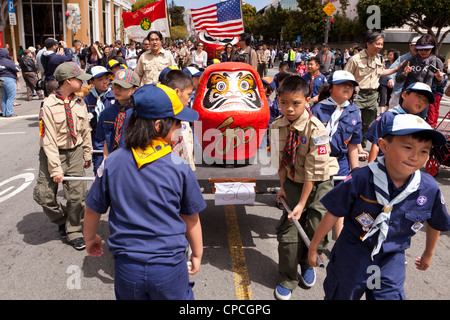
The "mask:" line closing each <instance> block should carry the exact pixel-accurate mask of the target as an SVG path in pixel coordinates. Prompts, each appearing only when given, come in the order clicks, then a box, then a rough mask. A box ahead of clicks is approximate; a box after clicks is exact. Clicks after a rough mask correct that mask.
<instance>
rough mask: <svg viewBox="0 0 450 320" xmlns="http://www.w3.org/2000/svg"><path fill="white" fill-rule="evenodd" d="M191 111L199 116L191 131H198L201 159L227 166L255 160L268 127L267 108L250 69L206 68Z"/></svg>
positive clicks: (230, 66)
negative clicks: (202, 157) (236, 162)
mask: <svg viewBox="0 0 450 320" xmlns="http://www.w3.org/2000/svg"><path fill="white" fill-rule="evenodd" d="M193 109H194V110H196V111H197V112H198V113H199V123H197V125H196V127H194V128H199V127H200V128H201V131H202V135H201V138H200V136H199V132H198V131H197V136H198V137H199V140H200V143H201V145H202V149H203V155H204V159H210V158H212V159H214V162H215V163H229V161H233V162H235V161H239V160H242V161H245V160H249V159H251V158H253V157H254V156H256V153H257V151H258V148H259V146H260V144H261V142H262V140H263V138H264V135H265V133H266V131H267V126H268V124H269V105H268V103H267V98H266V95H265V92H264V88H263V84H262V81H261V79H260V77H259V75H258V73H257V72H256V70H255V69H254V68H253V67H252V66H250V65H249V64H246V63H241V62H222V63H217V64H213V65H211V66H209V67H208V68H206V70H205V71H204V72H203V75H202V77H201V79H200V83H199V85H198V88H197V91H196V95H195V100H194V105H193ZM200 125H201V126H200ZM194 130H195V129H194ZM197 130H198V129H197ZM224 160H225V161H226V162H224Z"/></svg>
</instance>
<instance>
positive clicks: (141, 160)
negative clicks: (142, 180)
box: [131, 138, 172, 169]
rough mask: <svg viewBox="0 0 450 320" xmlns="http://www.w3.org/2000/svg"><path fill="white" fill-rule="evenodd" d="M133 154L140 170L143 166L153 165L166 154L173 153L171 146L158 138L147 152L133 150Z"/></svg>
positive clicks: (137, 149)
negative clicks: (152, 163)
mask: <svg viewBox="0 0 450 320" xmlns="http://www.w3.org/2000/svg"><path fill="white" fill-rule="evenodd" d="M131 151H132V152H133V156H134V159H135V160H136V163H137V166H138V168H139V169H140V168H141V167H142V166H143V165H145V164H148V163H151V162H153V161H155V160H157V159H159V158H161V157H164V156H165V155H166V154H169V153H170V152H172V148H171V147H170V145H169V144H168V143H167V142H165V141H164V140H163V139H161V138H158V139H155V140H152V143H151V145H149V146H148V147H147V148H146V149H145V150H142V149H140V148H136V149H134V148H131Z"/></svg>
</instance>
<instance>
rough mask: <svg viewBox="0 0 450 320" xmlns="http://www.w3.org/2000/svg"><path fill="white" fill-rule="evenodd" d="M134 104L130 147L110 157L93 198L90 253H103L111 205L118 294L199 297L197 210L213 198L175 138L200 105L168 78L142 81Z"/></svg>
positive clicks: (88, 217)
mask: <svg viewBox="0 0 450 320" xmlns="http://www.w3.org/2000/svg"><path fill="white" fill-rule="evenodd" d="M132 104H133V106H134V112H133V115H132V116H131V118H130V121H129V124H128V128H127V132H126V136H125V148H120V149H118V150H117V151H115V152H113V153H112V154H111V155H109V156H108V157H107V158H106V159H105V160H104V161H103V163H102V166H101V167H100V168H99V170H98V171H97V176H96V178H95V181H94V183H93V185H92V187H91V189H90V190H89V193H88V195H87V198H86V213H85V220H84V235H85V239H86V250H87V252H88V254H89V255H91V256H101V255H102V254H103V250H102V248H101V242H102V240H101V238H100V237H99V236H98V235H97V234H96V229H97V226H98V222H99V219H100V216H101V214H104V213H106V212H107V211H108V208H110V210H109V227H110V236H109V239H108V244H109V250H110V251H111V252H112V254H113V257H114V260H115V293H116V298H117V299H127V300H129V299H157V300H162V299H177V300H182V299H193V292H192V285H193V284H191V283H189V274H195V273H196V272H198V271H199V269H200V265H201V258H202V254H203V241H202V232H201V224H200V219H199V215H198V212H200V211H202V210H204V209H205V207H206V203H205V200H204V199H203V196H202V193H201V191H200V187H199V185H198V182H197V179H196V177H195V174H194V172H193V171H192V170H191V169H190V167H189V165H188V164H187V163H186V162H185V161H183V160H182V159H181V158H180V157H179V156H178V155H176V154H174V153H173V152H172V148H171V141H172V134H173V132H174V131H176V130H177V129H179V128H180V122H181V121H189V122H194V121H196V120H197V119H198V113H197V112H196V111H194V110H192V109H189V108H185V107H183V105H182V103H181V102H180V100H179V99H178V96H177V94H176V92H175V91H174V90H173V89H170V88H169V87H167V86H165V85H162V84H157V85H155V84H149V85H145V86H143V87H141V88H139V89H138V90H136V92H135V93H134V94H133V96H132ZM186 238H187V239H186ZM188 242H189V244H190V246H191V249H192V257H191V259H192V260H191V262H192V269H191V270H190V271H188V267H187V263H186V255H185V250H186V248H187V246H188ZM129 283H135V287H134V288H130V287H129V285H128V284H129Z"/></svg>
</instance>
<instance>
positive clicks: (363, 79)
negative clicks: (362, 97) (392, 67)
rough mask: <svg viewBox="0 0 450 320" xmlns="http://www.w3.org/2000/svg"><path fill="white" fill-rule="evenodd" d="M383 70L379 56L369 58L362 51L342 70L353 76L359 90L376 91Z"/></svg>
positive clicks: (364, 51)
mask: <svg viewBox="0 0 450 320" xmlns="http://www.w3.org/2000/svg"><path fill="white" fill-rule="evenodd" d="M384 68H385V66H384V63H383V62H382V58H381V56H380V55H379V54H378V55H376V56H375V57H370V56H369V55H368V54H367V52H366V50H365V49H364V50H362V51H361V52H359V53H357V54H355V55H354V56H353V57H351V59H350V60H349V61H348V63H347V65H346V66H345V68H344V70H345V71H348V72H350V73H351V74H353V75H354V77H355V80H356V82H358V83H359V88H360V89H361V90H367V89H371V90H376V89H378V86H379V85H380V77H381V74H382V73H383V71H384Z"/></svg>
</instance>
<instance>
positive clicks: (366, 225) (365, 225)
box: [355, 212, 375, 240]
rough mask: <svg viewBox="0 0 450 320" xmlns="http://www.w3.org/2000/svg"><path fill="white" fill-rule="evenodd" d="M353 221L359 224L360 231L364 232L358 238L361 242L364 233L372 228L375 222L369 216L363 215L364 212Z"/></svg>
mask: <svg viewBox="0 0 450 320" xmlns="http://www.w3.org/2000/svg"><path fill="white" fill-rule="evenodd" d="M355 219H356V221H358V222H359V224H360V225H361V226H362V229H363V231H364V233H363V234H362V235H361V237H360V239H361V240H362V238H363V237H364V235H365V234H366V232H367V231H369V230H370V227H371V226H372V224H373V223H374V221H375V220H374V219H373V218H372V216H371V215H370V214H368V213H365V212H363V213H361V214H360V215H359V216H357V217H356V218H355Z"/></svg>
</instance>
